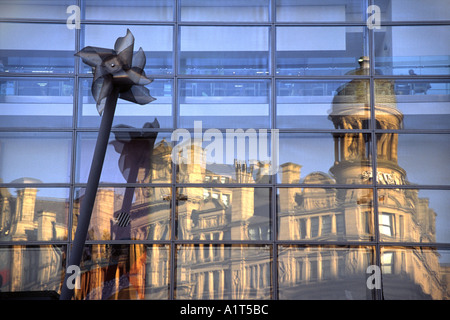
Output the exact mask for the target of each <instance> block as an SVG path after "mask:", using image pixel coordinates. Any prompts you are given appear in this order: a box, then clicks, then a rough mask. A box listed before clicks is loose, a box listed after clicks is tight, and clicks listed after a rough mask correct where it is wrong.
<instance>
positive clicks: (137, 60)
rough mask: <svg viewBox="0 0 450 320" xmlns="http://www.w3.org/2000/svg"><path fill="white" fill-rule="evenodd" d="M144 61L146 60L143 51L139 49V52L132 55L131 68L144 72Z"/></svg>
mask: <svg viewBox="0 0 450 320" xmlns="http://www.w3.org/2000/svg"><path fill="white" fill-rule="evenodd" d="M146 61H147V59H146V58H145V53H144V50H142V48H139V50H138V51H137V52H136V53H135V54H134V55H133V64H132V66H133V67H137V68H139V69H142V70H144V67H145V63H146Z"/></svg>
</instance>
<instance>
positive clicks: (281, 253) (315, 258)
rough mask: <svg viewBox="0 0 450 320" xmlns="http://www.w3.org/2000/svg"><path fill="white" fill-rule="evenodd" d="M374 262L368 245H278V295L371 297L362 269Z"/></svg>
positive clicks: (332, 297)
mask: <svg viewBox="0 0 450 320" xmlns="http://www.w3.org/2000/svg"><path fill="white" fill-rule="evenodd" d="M356 261H357V263H355V262H356ZM374 263H375V254H374V248H372V247H296V246H279V247H278V298H279V299H282V300H303V299H306V300H321V299H326V300H366V299H373V297H372V292H371V290H369V289H368V288H367V284H366V282H367V277H368V276H367V273H366V270H367V267H368V266H369V265H372V264H374ZM372 291H375V290H372Z"/></svg>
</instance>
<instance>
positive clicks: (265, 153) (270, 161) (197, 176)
mask: <svg viewBox="0 0 450 320" xmlns="http://www.w3.org/2000/svg"><path fill="white" fill-rule="evenodd" d="M182 130H184V131H182ZM200 134H201V131H198V133H197V132H194V133H193V134H192V135H191V133H189V132H188V131H187V130H185V129H179V130H177V132H176V133H175V134H174V136H173V137H172V139H173V140H174V141H177V144H176V146H175V148H174V150H173V152H172V155H173V161H174V162H175V163H176V164H177V167H176V169H177V182H180V183H211V184H217V183H220V184H229V183H245V184H254V183H256V184H261V183H270V182H271V181H272V175H274V174H275V173H277V172H278V170H279V162H278V159H279V147H278V144H279V143H278V135H277V133H273V134H271V133H268V132H267V130H265V129H261V130H259V131H257V130H254V129H248V130H245V131H244V130H242V129H240V130H239V131H238V130H232V129H228V130H227V131H226V132H225V133H222V132H221V131H219V130H217V129H210V130H206V131H205V132H204V134H203V136H202V137H201V138H200ZM192 137H193V139H191V138H192ZM180 138H181V139H180ZM200 139H201V140H200ZM180 140H181V141H180ZM199 140H200V141H199Z"/></svg>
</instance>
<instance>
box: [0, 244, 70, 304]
mask: <svg viewBox="0 0 450 320" xmlns="http://www.w3.org/2000/svg"><path fill="white" fill-rule="evenodd" d="M65 256H66V247H65V246H56V245H51V246H11V247H6V246H5V247H0V275H1V280H2V281H1V282H0V291H1V293H0V295H1V294H5V297H8V295H10V296H11V297H14V296H15V295H14V294H11V293H17V295H16V297H19V298H26V299H33V298H37V297H43V296H44V297H46V298H49V299H58V298H59V293H60V288H61V286H62V281H63V280H64V269H65ZM43 291H45V293H43Z"/></svg>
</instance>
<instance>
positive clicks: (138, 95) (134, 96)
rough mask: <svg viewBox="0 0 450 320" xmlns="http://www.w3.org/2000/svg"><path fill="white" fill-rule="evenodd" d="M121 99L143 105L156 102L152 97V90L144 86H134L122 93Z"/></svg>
mask: <svg viewBox="0 0 450 320" xmlns="http://www.w3.org/2000/svg"><path fill="white" fill-rule="evenodd" d="M119 98H121V99H124V100H127V101H130V102H134V103H137V104H141V105H143V104H147V103H150V102H152V101H155V100H156V98H153V97H152V96H151V95H150V90H148V89H147V88H146V87H144V86H132V87H131V88H130V90H128V91H125V92H121V93H120V96H119Z"/></svg>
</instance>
